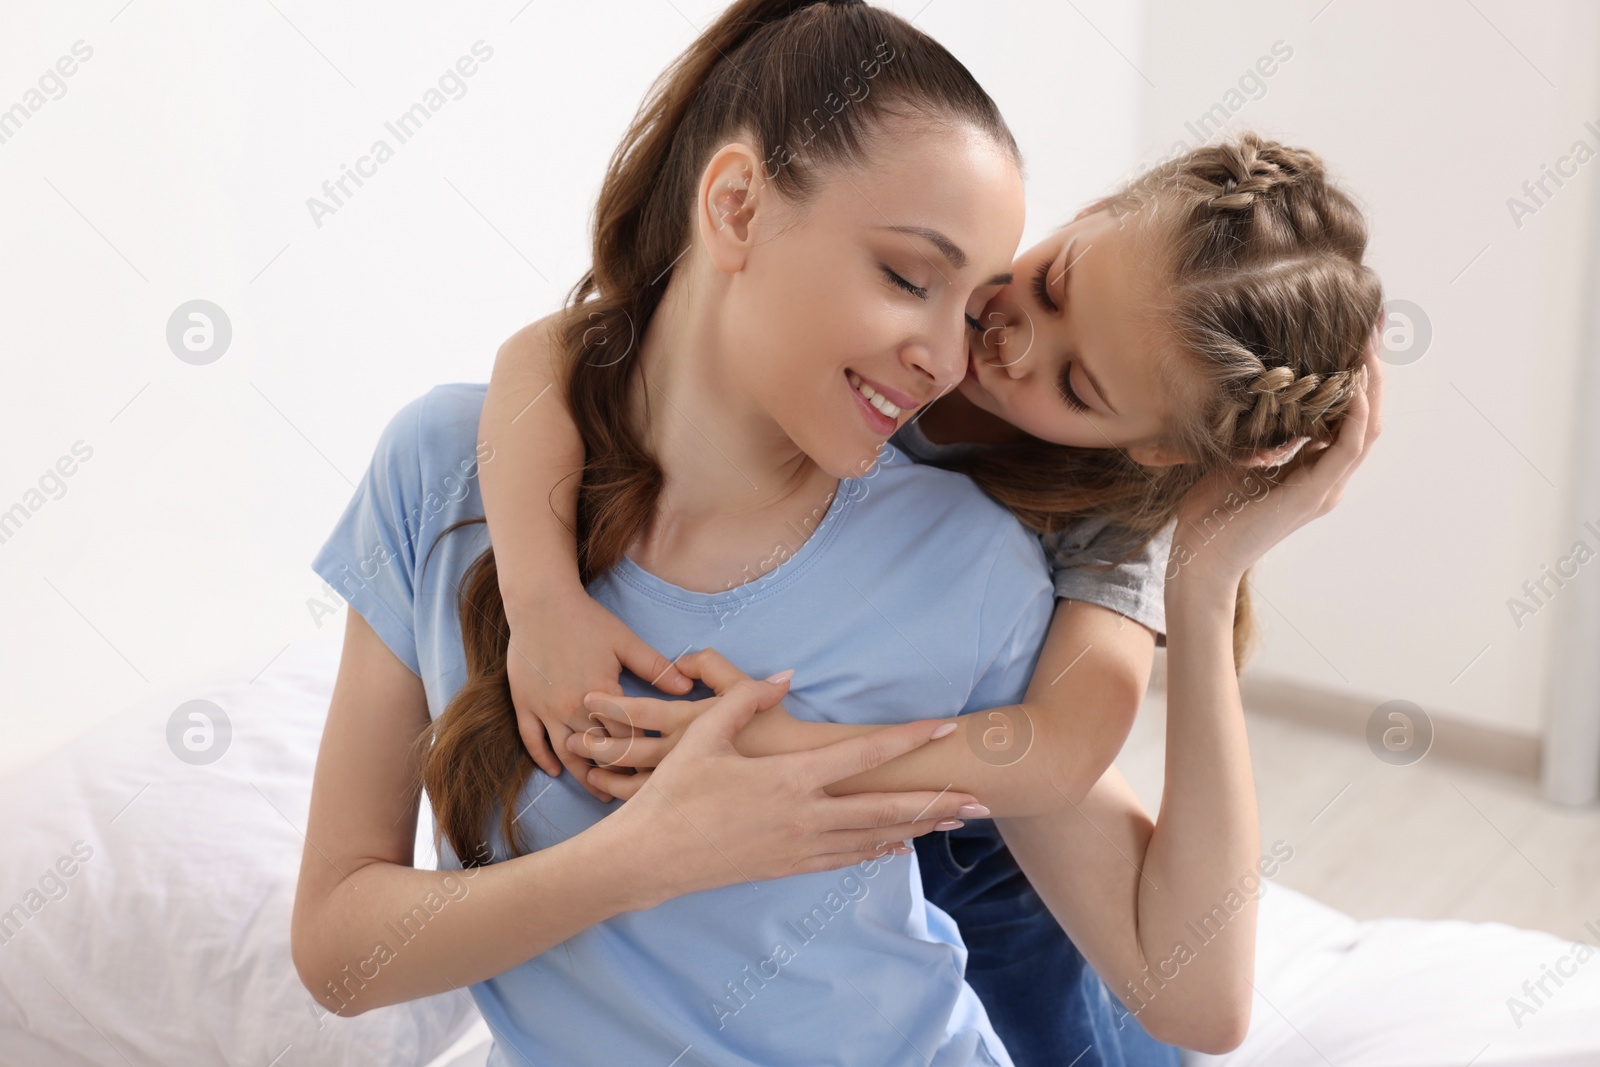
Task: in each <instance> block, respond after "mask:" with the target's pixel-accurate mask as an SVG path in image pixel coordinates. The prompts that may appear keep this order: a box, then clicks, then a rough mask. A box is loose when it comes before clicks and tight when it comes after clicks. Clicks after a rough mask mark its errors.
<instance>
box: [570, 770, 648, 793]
mask: <svg viewBox="0 0 1600 1067" xmlns="http://www.w3.org/2000/svg"><path fill="white" fill-rule="evenodd" d="M650 773H651V772H650V771H640V772H639V773H638V774H622V773H621V772H619V771H609V770H606V769H605V768H604V767H594V768H592V769H590V771H589V774H588V777H587V781H586V783H585V784H587V785H591V786H594V787H595V788H597V789H600V790H601V791H603V792H605V793H609V794H610V795H611V796H614V797H616V798H617V799H618V800H632V799H633V797H634V794H636V793H638V792H639V790H640V789H642V788H644V784H645V783H646V782H648V781H649V780H650ZM592 791H593V790H591V792H592Z"/></svg>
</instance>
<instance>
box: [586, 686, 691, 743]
mask: <svg viewBox="0 0 1600 1067" xmlns="http://www.w3.org/2000/svg"><path fill="white" fill-rule="evenodd" d="M699 703H700V701H693V702H692V704H699ZM583 706H584V708H585V709H587V710H588V711H589V712H590V713H591V714H598V715H601V716H603V717H605V718H608V719H614V720H616V721H617V722H619V723H626V724H627V725H628V726H630V727H632V728H633V729H635V730H657V731H660V732H661V733H670V732H672V731H673V730H677V729H679V728H680V727H681V726H683V724H684V723H685V721H686V720H687V719H689V718H692V717H693V716H692V714H691V712H690V710H689V709H690V706H691V702H689V701H683V700H662V699H660V698H658V697H623V696H614V695H613V694H611V693H590V694H588V695H587V696H585V697H584V698H583Z"/></svg>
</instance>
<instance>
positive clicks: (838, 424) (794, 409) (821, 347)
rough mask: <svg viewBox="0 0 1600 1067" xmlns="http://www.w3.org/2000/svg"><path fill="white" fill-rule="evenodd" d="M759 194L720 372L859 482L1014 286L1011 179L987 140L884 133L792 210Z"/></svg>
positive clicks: (958, 368) (965, 133)
mask: <svg viewBox="0 0 1600 1067" xmlns="http://www.w3.org/2000/svg"><path fill="white" fill-rule="evenodd" d="M827 135H828V134H827V132H826V131H823V132H822V133H820V134H818V136H827ZM769 189H770V187H766V186H763V185H761V184H759V183H758V187H757V188H756V189H755V191H754V195H753V200H752V202H753V203H754V204H755V205H756V207H755V209H754V221H753V222H752V223H751V231H752V235H753V236H752V238H751V242H750V247H749V249H748V252H747V253H746V254H745V258H744V259H743V261H742V263H741V266H740V269H739V270H737V271H736V272H732V273H730V274H728V275H726V277H727V281H726V283H725V284H726V286H727V293H726V297H727V299H726V300H725V302H724V303H723V306H722V311H721V312H720V320H721V321H719V322H718V323H717V324H716V327H715V328H716V329H717V330H718V331H719V333H721V335H722V341H723V342H724V343H723V344H721V345H719V348H720V349H721V350H722V351H724V352H726V353H728V354H729V355H728V356H727V357H726V358H725V359H724V360H723V361H722V363H721V365H720V366H719V367H718V374H719V375H720V376H722V377H724V378H725V379H731V380H729V381H728V382H727V384H729V385H730V386H734V389H733V390H732V391H731V393H730V399H732V400H733V402H734V403H735V404H736V405H737V404H740V403H744V404H750V405H752V406H753V407H754V408H756V409H759V411H752V412H751V414H752V415H760V416H761V417H763V418H764V419H770V420H771V422H773V423H775V424H776V425H777V427H778V428H780V429H781V430H782V432H783V434H784V436H785V437H786V438H787V439H788V441H790V442H793V444H794V445H795V446H798V448H799V449H800V450H801V451H802V452H804V453H805V454H806V455H808V456H809V457H810V458H811V459H812V460H813V461H815V462H816V463H817V465H818V466H820V467H821V468H822V469H824V470H826V471H827V472H828V473H830V474H832V475H835V476H837V477H852V476H859V475H861V474H864V473H865V472H866V471H867V470H868V469H870V467H871V465H872V464H873V463H874V462H875V461H876V458H877V454H878V450H879V448H880V447H881V446H882V445H883V443H884V441H886V440H887V439H888V437H889V436H890V434H892V433H893V432H894V431H895V429H896V427H897V426H899V425H902V424H904V423H905V422H907V421H909V420H910V419H911V418H912V417H914V416H915V415H916V413H917V411H918V410H919V409H920V408H921V407H922V405H924V404H927V403H929V402H931V401H933V400H934V399H936V398H938V397H939V396H941V395H943V394H944V393H945V392H948V391H949V390H951V389H953V388H955V387H956V385H957V383H959V382H960V381H961V378H962V376H963V375H964V374H965V373H966V370H967V364H968V345H969V342H970V340H971V338H972V328H971V326H970V325H969V324H970V323H972V322H975V321H976V315H977V314H978V312H979V311H981V310H982V309H983V307H984V305H985V304H986V303H987V302H988V301H989V300H990V298H991V297H993V296H994V295H995V294H996V293H998V292H999V291H1000V290H1001V289H1002V287H1003V286H1005V285H1006V284H1008V283H1009V282H1010V281H1011V277H1010V272H1011V257H1012V255H1013V254H1014V252H1015V249H1016V246H1017V243H1018V241H1019V240H1020V239H1021V234H1022V224H1023V193H1022V178H1021V175H1020V174H1019V173H1018V170H1017V166H1016V164H1015V162H1014V161H1013V160H1012V158H1011V155H1010V153H1009V151H1008V150H1007V149H1005V148H1004V147H1002V146H1000V145H997V144H995V143H994V141H993V140H992V139H991V138H990V137H989V136H988V135H986V134H984V133H981V132H979V131H976V130H972V129H968V128H966V127H964V126H951V125H938V126H933V125H929V126H927V127H926V128H920V127H919V128H917V129H916V130H915V131H911V130H907V129H900V130H896V129H894V128H893V127H891V129H890V131H889V132H888V133H887V134H886V135H885V136H883V137H882V138H880V139H879V140H878V141H876V143H875V144H874V145H873V146H872V147H871V148H870V161H869V162H868V163H866V164H865V165H863V166H860V167H855V168H846V169H843V170H841V171H838V172H830V173H828V174H826V175H824V176H822V178H821V180H820V181H819V183H818V185H817V186H816V187H815V188H814V189H813V190H812V192H811V194H810V195H809V196H808V197H807V199H806V200H805V202H804V203H803V204H800V205H798V206H793V207H791V206H788V205H785V204H783V203H781V202H779V203H774V199H775V198H774V197H773V195H772V194H771V193H770V192H769V191H768V190H769ZM763 197H765V198H767V199H766V201H765V203H763ZM774 208H776V210H774ZM763 215H764V216H765V217H764V218H763ZM734 417H738V416H737V415H735V416H734Z"/></svg>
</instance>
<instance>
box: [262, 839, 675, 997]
mask: <svg viewBox="0 0 1600 1067" xmlns="http://www.w3.org/2000/svg"><path fill="white" fill-rule="evenodd" d="M610 822H611V820H602V821H601V822H599V823H597V824H595V825H594V826H592V827H590V828H589V829H587V830H585V831H583V832H582V833H580V834H578V835H576V836H575V837H572V838H569V839H568V840H566V841H563V842H561V843H560V844H557V845H553V846H551V847H550V848H545V849H540V850H538V851H536V852H533V853H530V854H528V855H525V856H521V857H518V858H516V859H513V860H509V861H507V862H504V863H493V864H489V865H487V866H484V867H476V868H471V869H468V870H461V871H425V870H416V869H414V868H412V867H406V866H402V865H400V864H395V863H389V862H384V861H374V862H372V863H369V864H367V865H365V866H363V867H360V868H357V869H353V870H351V871H349V872H348V877H345V878H342V879H340V881H339V882H338V883H337V885H335V886H334V887H333V888H331V889H330V890H328V892H327V895H326V897H325V898H324V899H323V900H322V901H321V903H320V905H319V906H318V907H316V909H315V918H314V920H313V921H312V922H311V923H308V924H307V925H306V927H305V929H304V930H303V931H301V930H298V929H297V938H299V937H300V936H303V942H302V943H300V944H297V945H296V946H295V953H294V957H295V964H296V968H297V970H298V971H299V974H300V979H301V981H302V982H304V983H305V985H306V987H307V988H308V989H310V990H311V991H312V992H313V994H314V995H315V996H316V998H317V1000H318V1001H319V1002H320V1003H321V1004H322V1005H323V1006H324V1007H325V1008H326V1009H327V1010H328V1011H329V1012H332V1013H334V1014H339V1015H359V1014H361V1013H362V1012H365V1011H370V1010H371V1009H373V1008H379V1007H383V1006H384V1005H388V1004H398V1003H400V1002H402V1001H408V1000H414V999H416V998H418V997H425V996H429V995H431V994H434V993H443V992H447V991H449V990H451V989H457V988H461V987H463V986H467V985H470V984H472V983H474V982H481V981H484V980H485V979H488V978H492V977H494V976H495V975H497V974H503V973H504V972H506V971H508V970H510V969H511V968H513V967H516V966H518V965H519V964H522V963H524V962H526V961H527V960H530V959H532V958H533V957H535V956H537V955H539V954H540V953H542V952H545V951H546V950H548V949H550V948H553V947H554V946H556V945H558V944H560V943H561V942H562V941H565V940H566V939H567V938H569V937H572V936H573V935H575V934H577V933H580V932H581V931H583V930H586V929H588V928H589V927H591V926H594V925H595V924H597V923H600V922H603V921H604V920H606V919H609V918H610V917H612V916H613V915H616V914H618V913H620V912H624V911H632V910H640V909H643V908H648V907H651V906H653V904H654V903H656V901H654V900H653V899H649V898H647V897H646V896H645V895H644V892H643V890H644V889H645V888H647V886H646V885H645V884H644V883H647V881H648V880H647V879H641V878H640V877H639V872H638V871H637V870H635V869H634V864H633V862H632V861H631V859H630V856H631V854H632V850H631V849H628V848H625V847H622V846H624V845H625V842H623V841H622V840H620V839H619V838H618V834H617V833H615V832H613V831H612V829H611V828H610V826H609V825H608V824H609V823H610ZM308 851H309V850H308ZM307 862H311V863H314V862H322V861H319V860H317V859H316V858H315V855H314V854H313V855H312V856H311V857H309V858H308V860H307Z"/></svg>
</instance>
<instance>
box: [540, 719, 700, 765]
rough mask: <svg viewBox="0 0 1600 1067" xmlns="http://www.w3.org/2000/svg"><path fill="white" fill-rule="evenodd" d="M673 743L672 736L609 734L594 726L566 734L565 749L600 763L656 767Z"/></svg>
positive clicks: (674, 739)
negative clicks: (621, 735)
mask: <svg viewBox="0 0 1600 1067" xmlns="http://www.w3.org/2000/svg"><path fill="white" fill-rule="evenodd" d="M675 743H676V738H671V737H611V736H608V735H607V734H605V733H604V732H602V731H601V730H600V728H599V727H595V728H594V729H593V730H589V731H587V732H585V733H581V734H573V735H572V736H571V737H569V738H567V750H568V751H571V752H577V753H579V754H580V755H584V756H588V757H589V758H590V759H592V760H594V762H595V765H596V766H599V767H655V766H658V765H659V764H660V763H661V761H662V759H664V758H665V757H666V755H667V753H668V752H671V751H672V748H673V745H674V744H675Z"/></svg>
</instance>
